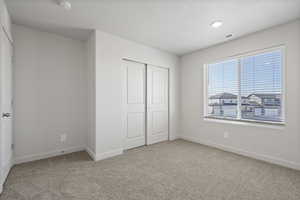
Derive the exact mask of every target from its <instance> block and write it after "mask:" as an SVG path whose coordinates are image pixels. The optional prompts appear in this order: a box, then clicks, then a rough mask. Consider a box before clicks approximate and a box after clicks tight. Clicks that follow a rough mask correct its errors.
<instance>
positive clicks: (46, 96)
mask: <svg viewBox="0 0 300 200" xmlns="http://www.w3.org/2000/svg"><path fill="white" fill-rule="evenodd" d="M12 30H13V38H14V40H15V43H14V44H15V46H14V52H15V59H14V60H15V65H14V67H15V68H14V99H15V102H14V116H15V118H14V120H15V121H14V141H15V159H16V162H23V161H28V160H33V159H38V158H40V157H45V156H51V155H55V154H57V153H59V152H60V151H62V150H65V151H76V150H79V149H83V148H84V147H85V146H86V132H87V100H86V96H87V94H86V88H87V80H86V79H87V74H86V66H85V46H84V43H83V42H81V41H77V40H73V39H69V38H65V37H62V36H59V35H56V34H51V33H46V32H40V31H37V30H34V29H30V28H26V27H23V26H17V25H14V26H13V27H12ZM64 133H66V134H67V140H66V142H65V143H62V142H61V141H60V135H61V134H64Z"/></svg>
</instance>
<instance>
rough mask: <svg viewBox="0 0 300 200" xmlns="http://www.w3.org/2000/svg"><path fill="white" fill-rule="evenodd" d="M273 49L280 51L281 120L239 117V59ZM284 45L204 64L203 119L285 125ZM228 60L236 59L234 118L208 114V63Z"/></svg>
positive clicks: (213, 62)
mask: <svg viewBox="0 0 300 200" xmlns="http://www.w3.org/2000/svg"><path fill="white" fill-rule="evenodd" d="M273 51H280V52H281V56H282V58H281V72H282V74H281V76H282V77H281V81H282V82H281V85H282V93H281V95H282V99H281V110H282V113H281V115H282V116H281V117H282V121H281V122H276V121H263V120H252V119H242V118H241V109H240V108H241V99H240V98H241V88H240V87H241V84H240V83H241V80H240V78H241V75H240V74H241V69H242V68H241V63H240V61H241V59H242V58H245V57H248V56H255V55H258V54H263V53H270V52H273ZM285 52H286V51H285V46H284V45H279V46H274V47H269V48H265V49H260V50H254V51H250V52H245V53H241V54H237V55H233V56H229V57H226V58H223V59H217V60H214V61H211V62H209V63H208V64H204V66H203V86H204V88H203V89H204V95H203V98H204V99H203V102H204V103H203V106H204V108H203V111H204V119H216V120H224V121H227V122H230V121H233V122H236V121H238V122H249V123H258V124H271V125H285V123H286V113H285V102H286V94H285V90H286V67H285V66H286V54H285ZM228 60H238V104H239V105H237V107H238V108H237V109H238V110H237V117H236V118H230V117H222V116H220V117H218V116H209V115H208V68H209V65H210V64H215V63H220V62H225V61H228Z"/></svg>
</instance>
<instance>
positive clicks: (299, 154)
mask: <svg viewBox="0 0 300 200" xmlns="http://www.w3.org/2000/svg"><path fill="white" fill-rule="evenodd" d="M281 44H284V45H285V47H286V66H285V68H286V69H285V70H286V77H285V79H286V88H285V91H286V125H285V126H284V127H282V128H270V127H262V126H248V125H241V124H229V123H220V122H212V121H204V120H203V91H204V90H203V89H204V88H203V65H204V64H205V63H209V62H211V61H214V60H218V59H223V58H226V57H229V56H232V55H235V54H239V53H243V52H248V51H253V50H258V49H263V48H267V47H272V46H276V45H281ZM299 66H300V21H299V20H298V21H295V22H292V23H289V24H285V25H281V26H277V27H274V28H272V29H268V30H265V31H261V32H258V33H255V34H251V35H249V36H246V37H243V38H240V39H237V40H233V41H230V42H227V43H224V44H221V45H217V46H214V47H211V48H207V49H204V50H200V51H198V52H195V53H192V54H189V55H185V56H183V57H182V58H181V102H182V104H181V119H182V123H181V130H182V131H181V133H182V135H181V137H183V138H186V139H189V140H192V141H196V142H200V143H204V144H209V145H214V146H217V147H220V148H224V149H226V150H230V151H235V152H239V153H242V154H245V155H249V156H253V157H257V158H259V159H264V160H267V161H271V162H276V163H278V164H282V165H286V166H289V167H294V168H298V169H300V101H299V99H300V79H299V75H300V67H299ZM224 131H228V132H229V138H227V139H224V138H223V133H224Z"/></svg>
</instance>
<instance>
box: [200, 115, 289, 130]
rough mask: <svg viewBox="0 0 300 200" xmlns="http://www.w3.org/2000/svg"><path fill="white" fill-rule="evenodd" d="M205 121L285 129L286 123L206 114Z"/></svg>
mask: <svg viewBox="0 0 300 200" xmlns="http://www.w3.org/2000/svg"><path fill="white" fill-rule="evenodd" d="M204 121H208V122H216V123H225V124H234V125H242V126H255V127H262V128H272V129H284V128H285V123H283V122H269V121H261V122H259V121H254V120H253V121H252V120H239V119H228V118H221V117H210V116H205V117H204Z"/></svg>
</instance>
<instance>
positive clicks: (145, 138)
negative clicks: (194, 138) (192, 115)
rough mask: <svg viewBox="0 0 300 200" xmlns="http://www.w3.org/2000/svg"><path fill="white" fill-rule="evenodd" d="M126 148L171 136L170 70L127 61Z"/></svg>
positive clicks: (125, 91)
mask: <svg viewBox="0 0 300 200" xmlns="http://www.w3.org/2000/svg"><path fill="white" fill-rule="evenodd" d="M124 65H125V67H124V68H125V69H124V77H125V78H124V86H125V87H124V93H123V94H124V95H123V96H124V130H125V142H124V143H125V144H124V149H131V148H135V147H139V146H143V145H150V144H154V143H158V142H162V141H167V140H168V138H169V70H168V69H167V68H163V67H157V66H154V65H149V64H145V63H139V62H135V61H130V60H124Z"/></svg>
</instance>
